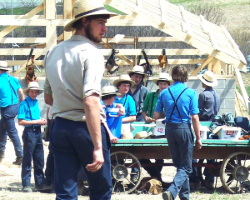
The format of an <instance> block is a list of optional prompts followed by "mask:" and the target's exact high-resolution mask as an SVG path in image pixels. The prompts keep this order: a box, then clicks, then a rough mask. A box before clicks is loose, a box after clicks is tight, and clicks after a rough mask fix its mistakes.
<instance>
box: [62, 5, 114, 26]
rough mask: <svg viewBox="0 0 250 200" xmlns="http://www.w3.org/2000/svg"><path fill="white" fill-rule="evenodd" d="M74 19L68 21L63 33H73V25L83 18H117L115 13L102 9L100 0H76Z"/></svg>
mask: <svg viewBox="0 0 250 200" xmlns="http://www.w3.org/2000/svg"><path fill="white" fill-rule="evenodd" d="M74 14H75V19H73V20H72V21H70V22H69V23H68V24H67V25H66V26H65V27H64V30H65V31H74V30H75V28H73V24H74V23H75V22H76V21H77V20H79V19H82V18H84V17H87V16H91V15H109V16H110V17H113V16H117V15H118V14H117V13H113V12H109V11H107V10H106V9H105V8H104V5H103V2H102V0H77V1H76V2H75V3H74Z"/></svg>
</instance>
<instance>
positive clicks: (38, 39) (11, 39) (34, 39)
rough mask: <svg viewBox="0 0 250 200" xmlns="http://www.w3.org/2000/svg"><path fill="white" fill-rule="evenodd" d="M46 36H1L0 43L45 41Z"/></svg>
mask: <svg viewBox="0 0 250 200" xmlns="http://www.w3.org/2000/svg"><path fill="white" fill-rule="evenodd" d="M44 42H46V38H42V37H40V38H39V37H37V38H33V37H32V38H31V37H30V38H0V43H5V44H7V43H8V44H12V43H44Z"/></svg>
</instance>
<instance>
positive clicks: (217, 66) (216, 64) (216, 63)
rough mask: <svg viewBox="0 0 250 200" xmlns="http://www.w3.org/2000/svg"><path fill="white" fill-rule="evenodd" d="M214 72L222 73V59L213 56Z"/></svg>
mask: <svg viewBox="0 0 250 200" xmlns="http://www.w3.org/2000/svg"><path fill="white" fill-rule="evenodd" d="M212 72H214V74H216V75H221V61H220V60H218V59H217V58H213V60H212Z"/></svg>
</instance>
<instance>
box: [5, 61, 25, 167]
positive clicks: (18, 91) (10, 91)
mask: <svg viewBox="0 0 250 200" xmlns="http://www.w3.org/2000/svg"><path fill="white" fill-rule="evenodd" d="M9 70H11V68H10V67H8V66H7V62H5V61H0V109H1V121H0V162H2V159H3V158H4V157H5V156H4V155H5V154H4V152H5V146H6V142H7V135H8V136H9V138H10V139H11V141H12V143H13V146H14V149H15V153H16V161H14V162H13V164H14V165H20V164H21V163H22V159H23V150H22V146H21V142H20V138H19V136H18V133H17V129H16V126H15V121H14V119H15V117H16V115H17V112H18V101H19V100H20V101H22V100H23V99H24V95H23V90H22V88H21V86H20V84H19V82H18V80H17V79H16V78H14V77H12V76H10V75H8V74H7V71H9Z"/></svg>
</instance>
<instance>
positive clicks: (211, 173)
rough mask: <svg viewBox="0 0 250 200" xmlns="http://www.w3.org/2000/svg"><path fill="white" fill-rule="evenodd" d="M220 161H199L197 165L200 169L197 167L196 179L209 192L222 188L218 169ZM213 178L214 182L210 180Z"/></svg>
mask: <svg viewBox="0 0 250 200" xmlns="http://www.w3.org/2000/svg"><path fill="white" fill-rule="evenodd" d="M222 162H223V160H222V159H215V160H210V161H208V160H206V159H199V162H198V163H199V164H200V165H203V166H202V167H197V172H198V177H199V180H200V182H201V184H202V185H203V186H205V187H206V188H208V189H209V190H214V189H219V188H221V187H222V183H221V180H220V167H221V164H222ZM213 178H214V181H212V179H213Z"/></svg>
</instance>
